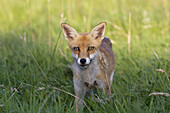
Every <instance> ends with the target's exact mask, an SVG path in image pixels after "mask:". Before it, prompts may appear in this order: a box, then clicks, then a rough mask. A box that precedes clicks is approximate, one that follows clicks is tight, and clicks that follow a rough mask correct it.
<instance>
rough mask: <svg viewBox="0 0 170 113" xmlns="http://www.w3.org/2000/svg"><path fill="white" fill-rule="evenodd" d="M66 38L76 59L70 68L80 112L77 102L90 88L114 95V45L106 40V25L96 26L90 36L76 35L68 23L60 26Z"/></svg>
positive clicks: (84, 34)
mask: <svg viewBox="0 0 170 113" xmlns="http://www.w3.org/2000/svg"><path fill="white" fill-rule="evenodd" d="M61 26H62V29H63V32H64V35H65V38H66V40H67V42H68V45H69V47H70V49H71V54H72V56H73V61H72V66H71V69H72V71H73V75H74V77H73V81H74V90H75V95H76V97H78V98H79V99H80V101H79V99H78V98H75V103H76V112H78V105H79V104H78V102H80V104H81V105H82V100H83V98H84V96H85V94H86V92H87V91H88V90H89V89H92V88H98V89H99V90H103V89H104V90H105V92H106V94H107V95H110V94H111V86H112V81H113V75H114V71H115V56H114V53H113V51H112V43H111V42H110V40H109V39H108V38H106V37H104V33H105V29H106V23H105V22H103V23H100V24H98V25H97V26H95V27H94V28H93V29H92V31H91V32H90V33H86V32H85V33H81V34H79V33H77V31H76V30H75V29H74V28H73V27H71V26H70V25H68V24H65V23H62V24H61Z"/></svg>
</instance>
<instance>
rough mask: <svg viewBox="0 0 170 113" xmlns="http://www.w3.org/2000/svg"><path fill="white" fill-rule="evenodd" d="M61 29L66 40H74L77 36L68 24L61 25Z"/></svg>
mask: <svg viewBox="0 0 170 113" xmlns="http://www.w3.org/2000/svg"><path fill="white" fill-rule="evenodd" d="M61 27H62V29H63V32H64V35H65V38H66V40H67V41H68V40H70V39H75V38H76V37H77V35H78V33H77V31H76V30H75V29H74V28H73V27H71V26H70V25H68V24H65V23H62V24H61Z"/></svg>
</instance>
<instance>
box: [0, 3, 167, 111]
mask: <svg viewBox="0 0 170 113" xmlns="http://www.w3.org/2000/svg"><path fill="white" fill-rule="evenodd" d="M169 4H170V2H169V1H168V0H156V1H153V0H150V1H148V0H136V1H134V0H128V1H125V0H112V1H111V0H108V1H100V0H95V1H94V0H86V1H80V0H73V1H71V0H62V1H60V0H57V1H54V0H49V1H47V0H34V1H33V0H32V1H31V0H17V1H14V0H1V1H0V78H1V79H0V112H7V113H8V112H10V113H11V112H12V113H20V112H31V113H36V112H38V113H40V112H41V113H54V112H58V113H62V112H63V113H64V112H75V105H74V95H72V94H74V88H73V80H72V77H73V75H72V72H71V70H70V69H69V68H68V66H67V65H68V64H70V63H71V60H72V56H71V54H70V50H69V47H68V45H67V43H66V41H65V39H64V35H63V33H61V27H60V23H61V22H65V21H66V22H67V23H69V24H70V25H72V26H73V27H74V28H75V29H76V30H77V31H78V32H84V31H88V32H90V30H91V29H92V28H93V27H94V26H95V25H96V24H98V23H100V22H103V21H105V22H107V29H106V33H105V36H107V37H109V38H110V39H111V40H112V42H113V50H114V52H115V55H116V63H117V64H116V72H115V75H114V80H113V85H112V86H113V87H112V93H113V97H112V98H111V100H110V101H107V100H105V98H103V95H102V94H101V93H100V92H97V95H98V98H99V99H98V100H95V101H92V100H91V99H89V98H88V97H86V98H85V102H86V104H87V106H85V107H84V109H82V112H90V111H91V112H114V113H126V112H128V113H132V112H134V113H140V112H141V113H144V112H146V113H148V112H152V113H153V112H159V113H160V112H161V113H168V112H170V97H167V96H163V95H151V96H149V94H150V93H153V92H163V93H169V94H170V84H169V83H170V81H169V78H170V70H169V69H170V59H169V56H170V53H169V50H170V43H169V42H170V32H169V30H170V26H169V25H170V20H169V18H170V15H169V10H170V8H169ZM130 14H131V18H130V17H129V16H130ZM129 19H130V20H129ZM129 21H131V22H129ZM129 31H130V32H129ZM60 33H61V34H60ZM21 37H22V38H23V39H22V40H21V39H20V38H21ZM24 37H25V39H26V40H25V41H24ZM128 38H130V43H129V44H128ZM129 45H130V46H129ZM55 48H56V49H55ZM58 48H59V49H60V50H61V51H62V52H63V53H64V55H65V56H66V57H67V59H68V60H66V59H65V57H64V56H63V55H62V54H61V53H60V51H59V49H58ZM128 48H129V49H128ZM152 49H153V50H154V51H155V53H156V54H157V55H158V57H159V59H157V57H156V56H155V54H154V52H153V51H152ZM156 69H162V70H164V72H160V71H156ZM95 98H97V97H95ZM99 100H101V101H99Z"/></svg>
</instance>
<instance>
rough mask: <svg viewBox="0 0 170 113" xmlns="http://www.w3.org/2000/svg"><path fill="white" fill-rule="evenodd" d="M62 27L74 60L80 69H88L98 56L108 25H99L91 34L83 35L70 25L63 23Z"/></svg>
mask: <svg viewBox="0 0 170 113" xmlns="http://www.w3.org/2000/svg"><path fill="white" fill-rule="evenodd" d="M61 26H62V29H63V32H64V35H65V38H66V40H67V42H68V45H69V47H70V49H71V53H72V56H73V58H75V59H76V61H77V63H78V65H79V66H80V67H82V68H86V67H87V66H88V65H89V64H90V62H91V61H92V60H93V59H94V58H95V57H96V56H97V54H98V50H99V47H100V45H101V42H102V39H103V38H104V33H105V28H106V23H104V22H103V23H100V24H98V25H97V26H95V27H94V28H93V29H92V31H91V32H90V33H81V34H79V33H77V31H76V30H75V29H74V28H73V27H71V26H70V25H68V24H65V23H62V24H61Z"/></svg>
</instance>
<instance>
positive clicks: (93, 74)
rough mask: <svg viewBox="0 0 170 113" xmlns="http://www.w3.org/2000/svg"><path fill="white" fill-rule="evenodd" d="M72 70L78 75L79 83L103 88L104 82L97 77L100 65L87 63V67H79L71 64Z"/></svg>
mask: <svg viewBox="0 0 170 113" xmlns="http://www.w3.org/2000/svg"><path fill="white" fill-rule="evenodd" d="M72 67H73V68H72V71H73V72H74V73H75V74H76V75H77V76H78V77H79V79H80V81H81V84H84V85H85V86H86V87H89V88H96V87H97V88H99V89H100V88H101V89H102V88H103V85H104V82H103V81H102V80H99V79H98V77H97V76H98V75H99V71H100V67H99V66H98V65H97V64H96V65H89V67H88V68H87V69H80V68H78V67H76V66H74V65H73V66H72Z"/></svg>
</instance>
